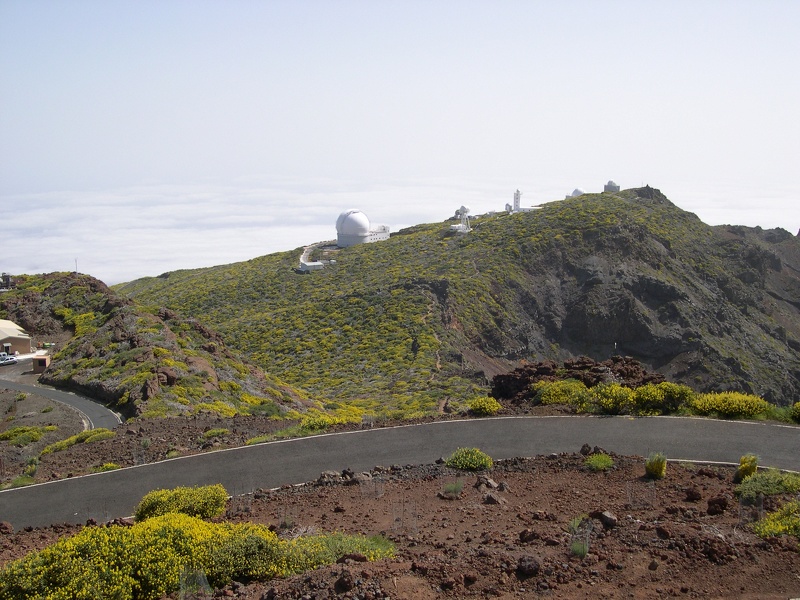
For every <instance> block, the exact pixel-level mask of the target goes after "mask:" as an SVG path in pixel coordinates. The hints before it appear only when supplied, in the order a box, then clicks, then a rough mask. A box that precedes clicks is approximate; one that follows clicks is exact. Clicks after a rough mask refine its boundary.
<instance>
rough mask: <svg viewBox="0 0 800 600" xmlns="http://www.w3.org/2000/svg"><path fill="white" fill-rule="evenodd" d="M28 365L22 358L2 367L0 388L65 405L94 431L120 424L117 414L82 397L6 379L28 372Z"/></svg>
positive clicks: (28, 359) (29, 365)
mask: <svg viewBox="0 0 800 600" xmlns="http://www.w3.org/2000/svg"><path fill="white" fill-rule="evenodd" d="M30 363H31V359H30V358H22V359H20V361H19V363H17V364H16V365H13V366H11V367H3V369H4V371H0V387H4V388H8V389H11V390H17V391H20V392H28V393H29V394H38V395H39V396H44V397H45V398H49V399H50V400H55V401H56V402H61V403H63V404H67V405H69V406H71V407H72V408H74V409H75V410H77V411H78V412H79V413H81V415H82V416H83V418H84V419H85V420H86V422H87V424H88V426H89V429H94V428H96V427H105V428H107V429H114V427H116V426H117V425H119V424H120V417H119V415H118V414H117V413H115V412H112V411H110V410H109V409H107V408H106V407H105V406H103V405H102V404H100V403H99V402H95V401H94V400H91V399H89V398H86V397H84V396H78V395H77V394H73V393H72V392H62V391H60V390H57V389H55V388H51V387H48V386H44V385H29V384H26V383H19V382H17V381H13V380H11V379H6V378H7V377H16V376H18V375H22V374H23V373H25V372H30V371H31V364H30ZM5 369H7V370H5Z"/></svg>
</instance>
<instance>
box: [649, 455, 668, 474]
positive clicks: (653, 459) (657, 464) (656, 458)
mask: <svg viewBox="0 0 800 600" xmlns="http://www.w3.org/2000/svg"><path fill="white" fill-rule="evenodd" d="M644 472H645V475H647V476H648V477H649V478H650V479H663V478H664V477H665V476H666V474H667V457H666V456H665V455H664V453H662V452H651V453H650V455H649V456H648V457H647V460H646V461H645V463H644Z"/></svg>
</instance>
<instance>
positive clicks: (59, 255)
mask: <svg viewBox="0 0 800 600" xmlns="http://www.w3.org/2000/svg"><path fill="white" fill-rule="evenodd" d="M524 183H527V186H526V185H520V186H519V187H520V188H521V189H522V190H523V192H524V194H523V198H522V200H523V202H522V204H523V205H524V206H531V205H537V204H541V203H544V202H549V201H554V200H560V199H563V198H564V195H565V194H567V193H570V192H571V191H572V189H573V188H574V187H576V186H575V185H569V184H566V185H565V184H564V183H563V182H545V183H543V182H541V181H537V182H532V181H531V182H524ZM594 183H595V185H593V186H586V187H584V186H582V185H580V182H577V184H578V186H579V187H581V188H582V189H585V190H586V191H592V192H594V191H601V190H602V183H603V182H599V183H598V182H594ZM621 183H622V184H623V188H625V187H635V186H638V185H639V184H640V182H631V183H629V184H628V185H625V182H621ZM654 187H660V186H658V185H654ZM661 189H662V191H663V192H664V193H665V194H667V196H668V197H669V198H670V199H671V200H672V201H673V202H674V203H675V204H677V205H678V206H680V207H681V208H683V209H685V210H689V211H691V212H694V213H696V214H697V215H698V216H699V217H700V218H701V219H702V220H703V221H704V222H706V223H708V224H711V225H718V224H739V225H749V226H756V225H760V226H762V227H764V228H771V227H776V226H780V227H783V228H785V229H788V230H789V231H791V232H792V233H797V230H798V228H800V211H798V210H797V209H796V205H797V203H796V200H795V198H796V196H795V195H793V193H792V191H791V190H780V189H774V190H770V191H764V190H762V189H749V190H744V189H741V188H737V187H730V188H727V189H726V188H724V187H720V186H713V187H711V186H709V187H707V188H706V189H703V188H701V187H699V186H697V185H691V184H675V185H673V186H671V187H670V188H669V189H667V188H661ZM513 193H514V186H513V185H509V184H508V182H501V181H497V182H490V183H474V182H472V183H469V182H463V181H459V182H452V181H444V180H440V181H436V180H433V181H426V182H423V183H416V184H413V185H408V184H404V183H391V182H390V183H382V184H379V185H361V184H357V183H352V182H340V181H315V182H313V183H309V182H308V181H280V182H277V183H275V182H272V183H270V184H267V185H265V184H255V185H254V184H252V183H248V184H245V183H242V184H238V185H230V186H207V185H196V186H166V185H148V186H139V187H132V188H125V189H116V190H106V191H91V192H86V191H82V192H77V191H73V192H47V193H38V194H17V195H11V196H3V205H4V208H3V211H2V230H3V237H4V240H3V241H4V244H3V246H4V251H3V254H2V257H0V270H2V271H3V272H8V273H11V274H22V273H46V272H52V271H73V270H76V269H77V270H78V271H79V272H81V273H88V274H90V275H92V276H94V277H97V278H98V279H101V280H102V281H104V282H106V283H107V284H109V285H113V284H116V283H121V282H125V281H131V280H133V279H137V278H139V277H145V276H155V275H159V274H161V273H164V272H167V271H174V270H177V269H191V268H199V267H209V266H215V265H222V264H229V263H233V262H238V261H245V260H249V259H252V258H255V257H258V256H262V255H264V254H270V253H273V252H280V251H288V250H293V249H297V248H301V247H302V246H304V245H306V244H310V243H313V242H318V241H323V240H330V239H334V238H335V237H336V230H335V222H336V218H337V216H338V215H339V213H340V212H342V211H343V210H345V209H348V208H359V209H361V210H363V211H364V212H365V213H366V214H367V215H368V216H369V218H370V220H371V221H372V222H373V223H374V224H386V225H389V226H390V227H391V230H392V231H397V230H399V229H401V228H403V227H408V226H411V225H416V224H419V223H430V222H441V221H444V220H445V219H447V218H449V217H452V216H453V214H454V212H455V210H456V209H458V208H459V207H460V206H462V205H466V206H469V207H470V208H471V210H472V213H473V214H482V213H485V212H488V211H491V210H497V211H500V210H503V208H504V206H505V204H506V203H510V202H512V197H513ZM298 257H299V252H298Z"/></svg>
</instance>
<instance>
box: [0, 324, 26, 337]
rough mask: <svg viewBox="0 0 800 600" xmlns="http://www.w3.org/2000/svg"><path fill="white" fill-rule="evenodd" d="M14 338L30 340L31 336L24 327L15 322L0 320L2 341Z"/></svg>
mask: <svg viewBox="0 0 800 600" xmlns="http://www.w3.org/2000/svg"><path fill="white" fill-rule="evenodd" d="M12 337H13V338H28V339H30V337H31V336H29V335H28V334H27V332H26V331H25V330H24V329H23V328H22V327H20V326H19V325H17V324H16V323H14V321H8V320H6V319H0V339H6V338H12Z"/></svg>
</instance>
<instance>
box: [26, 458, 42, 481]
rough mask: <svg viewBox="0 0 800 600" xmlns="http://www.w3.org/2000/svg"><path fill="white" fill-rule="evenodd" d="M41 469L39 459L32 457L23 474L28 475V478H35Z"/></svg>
mask: <svg viewBox="0 0 800 600" xmlns="http://www.w3.org/2000/svg"><path fill="white" fill-rule="evenodd" d="M38 469H39V457H38V456H32V457H31V458H29V459H28V463H27V464H26V465H25V470H24V471H23V472H22V474H23V475H27V476H28V477H33V476H34V475H36V471H37V470H38Z"/></svg>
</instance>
